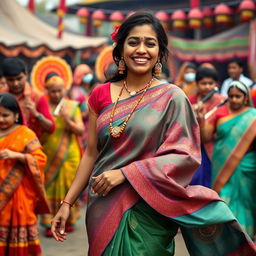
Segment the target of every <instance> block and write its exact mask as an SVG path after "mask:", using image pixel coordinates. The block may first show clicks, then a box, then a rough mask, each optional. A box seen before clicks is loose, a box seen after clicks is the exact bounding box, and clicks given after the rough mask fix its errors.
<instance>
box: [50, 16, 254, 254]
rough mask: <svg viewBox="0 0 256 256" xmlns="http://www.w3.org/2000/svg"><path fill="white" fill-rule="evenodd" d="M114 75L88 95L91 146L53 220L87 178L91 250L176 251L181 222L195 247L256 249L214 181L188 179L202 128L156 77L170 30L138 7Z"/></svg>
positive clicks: (120, 39) (60, 229) (57, 228)
mask: <svg viewBox="0 0 256 256" xmlns="http://www.w3.org/2000/svg"><path fill="white" fill-rule="evenodd" d="M112 36H113V39H114V41H115V42H116V45H115V47H114V49H113V57H114V60H115V62H116V63H117V65H118V74H116V76H114V77H113V78H112V79H110V81H108V82H107V83H105V84H102V85H99V86H97V87H96V88H95V89H94V90H93V92H92V94H91V96H90V98H89V106H90V112H89V136H88V146H87V149H86V151H85V154H84V155H83V158H82V160H81V162H80V166H79V168H78V170H77V173H76V176H75V179H74V181H73V183H72V185H71V187H70V189H69V191H68V193H67V195H66V197H65V199H64V200H63V202H62V205H61V207H60V209H59V211H58V213H57V214H56V216H55V217H54V219H53V222H52V232H53V234H54V237H55V239H56V240H58V241H64V240H65V239H66V233H65V224H66V220H67V219H68V216H69V214H70V210H71V207H72V205H73V204H74V202H75V201H76V199H77V197H78V196H79V194H80V193H81V191H82V190H83V189H84V187H85V186H87V185H88V186H89V201H88V207H87V214H86V226H87V232H88V238H89V255H91V256H92V255H93V256H98V255H108V256H109V255H112V256H118V255H129V256H130V255H131V256H133V255H147V256H155V255H161V256H163V255H174V236H175V234H176V232H177V229H178V227H179V226H180V227H181V229H182V232H183V236H184V239H185V241H186V244H187V247H188V250H189V252H190V254H191V255H200V256H201V255H227V254H229V255H242V254H241V253H240V252H245V254H244V255H255V254H256V251H255V247H254V244H253V243H252V241H251V240H250V239H249V238H248V236H247V235H246V234H244V233H243V232H242V231H241V229H240V227H239V226H238V224H237V222H236V220H235V218H234V216H233V215H232V213H231V212H230V210H229V209H228V207H227V206H226V205H225V203H224V202H222V201H220V199H219V197H218V195H217V193H216V192H214V191H213V190H210V189H208V188H205V187H201V186H188V184H189V182H190V180H191V178H192V176H193V173H194V172H195V171H196V169H197V167H198V165H199V163H200V160H201V155H200V140H199V127H198V124H197V122H196V119H195V116H194V114H193V110H192V107H191V105H190V103H189V101H188V99H187V98H186V96H185V94H184V93H183V92H182V90H181V89H180V88H178V87H177V86H175V85H173V84H169V83H166V82H162V81H160V80H159V79H158V76H159V74H160V72H161V66H162V64H161V62H162V61H163V60H164V59H165V57H166V56H167V55H168V50H167V44H168V40H167V36H166V34H165V31H164V29H163V27H162V26H161V23H160V22H159V20H158V19H156V18H155V17H154V15H152V14H150V13H147V12H137V13H135V14H133V15H131V16H129V17H128V18H127V19H126V20H125V21H124V23H123V24H122V25H121V26H120V28H119V30H118V31H116V33H114V34H112Z"/></svg>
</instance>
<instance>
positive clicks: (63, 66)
mask: <svg viewBox="0 0 256 256" xmlns="http://www.w3.org/2000/svg"><path fill="white" fill-rule="evenodd" d="M49 73H55V74H57V75H58V76H60V77H61V78H62V79H63V80H64V82H65V84H64V88H65V90H68V89H69V88H70V87H71V84H72V70H71V67H70V66H69V64H68V63H67V62H66V61H65V60H64V59H62V58H60V57H57V56H46V57H43V58H41V59H40V60H38V61H37V62H36V64H35V65H34V66H33V69H32V71H31V75H30V79H31V84H32V87H33V89H35V90H36V91H38V92H40V93H43V92H45V79H46V77H47V75H48V74H49Z"/></svg>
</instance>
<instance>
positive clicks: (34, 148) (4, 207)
mask: <svg viewBox="0 0 256 256" xmlns="http://www.w3.org/2000/svg"><path fill="white" fill-rule="evenodd" d="M227 71H228V74H229V77H228V78H227V79H226V80H225V81H223V83H222V84H220V81H219V77H218V73H217V71H216V68H215V67H214V66H213V65H212V64H211V63H204V64H201V65H200V66H198V65H196V64H195V63H189V62H186V63H183V65H182V66H181V67H180V72H179V74H178V75H177V77H176V78H175V79H173V81H171V82H173V83H174V84H176V85H177V86H178V87H180V88H181V89H182V90H183V91H184V92H185V94H186V95H187V96H188V98H189V100H190V102H191V104H192V105H193V109H194V111H195V115H197V117H198V122H199V124H200V129H201V143H202V145H201V153H202V164H201V166H200V167H199V169H198V170H197V172H196V173H195V175H194V177H193V179H192V181H191V184H194V185H203V186H206V187H210V188H214V189H215V190H216V191H217V192H218V193H219V194H220V196H221V198H222V199H223V200H224V201H225V202H226V203H227V204H228V205H229V207H230V209H231V211H232V212H233V213H234V215H235V216H236V218H237V219H238V221H239V222H240V224H241V225H242V226H243V227H244V229H245V230H246V231H247V233H248V234H249V235H250V236H251V237H252V238H253V237H254V235H255V231H256V204H255V202H254V200H253V196H254V194H255V188H256V156H255V154H256V148H255V136H254V135H255V134H256V127H254V120H255V117H256V112H255V110H254V106H255V105H256V93H255V91H256V90H255V89H254V82H253V81H252V80H251V79H250V78H248V77H246V76H245V75H244V74H243V64H242V62H241V60H239V59H232V60H230V61H229V62H228V64H227ZM28 76H29V74H28V73H27V69H26V64H25V63H24V62H23V61H22V60H21V59H19V58H6V59H4V61H3V64H2V67H1V70H0V92H1V93H0V166H1V168H0V184H2V183H5V190H4V189H2V190H0V199H1V203H0V231H1V234H3V236H2V235H1V236H2V238H1V239H2V240H1V243H0V255H4V252H6V251H7V250H14V251H15V250H17V251H19V253H21V252H22V250H29V251H31V252H37V253H38V252H40V250H41V249H40V243H39V237H38V231H37V214H41V217H40V224H42V225H43V226H44V227H45V235H46V236H47V237H51V236H52V233H51V229H50V224H51V220H52V217H53V216H54V215H55V214H56V212H57V210H58V209H59V206H60V204H61V202H62V200H63V199H64V197H65V194H66V193H67V190H68V188H69V187H70V185H71V182H72V180H73V178H74V176H75V172H76V169H77V167H78V165H79V162H80V159H81V156H82V154H83V152H84V151H85V149H86V143H87V130H88V104H87V101H88V98H89V95H90V93H91V91H92V90H93V89H94V88H95V87H96V86H97V85H98V84H101V83H103V82H104V81H99V80H98V79H97V78H96V76H95V74H94V71H93V69H92V68H91V67H89V66H88V65H86V64H81V65H78V66H77V67H75V69H74V72H73V85H72V87H71V88H70V89H69V90H68V91H66V89H65V86H64V81H63V78H61V77H60V76H58V75H57V74H55V73H52V72H49V74H48V76H47V77H46V79H45V92H42V93H41V94H40V93H38V92H36V91H35V90H33V87H31V85H30V84H29V82H28V80H29V79H28ZM165 79H166V80H170V79H168V78H165ZM216 88H217V89H216ZM254 90H255V91H254ZM213 92H214V93H213ZM248 136H249V137H250V138H249V139H248ZM230 165H232V166H231V167H230ZM227 170H228V171H227ZM38 191H39V192H38ZM85 201H86V190H85V192H84V193H83V195H82V196H81V197H80V200H79V202H77V203H76V204H75V205H74V206H73V207H72V212H71V215H70V218H69V220H68V222H67V226H66V231H67V232H72V231H74V227H75V223H76V221H77V219H78V217H79V216H80V211H79V207H80V205H81V204H84V203H85ZM10 227H11V228H10ZM24 232H25V233H26V234H27V235H26V237H24ZM27 237H28V239H27ZM22 244H23V245H22ZM24 244H26V246H24ZM1 253H2V254H1ZM17 255H18V254H17ZM20 255H23V254H20Z"/></svg>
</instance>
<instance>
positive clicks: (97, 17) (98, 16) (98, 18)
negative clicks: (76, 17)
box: [92, 9, 106, 27]
mask: <svg viewBox="0 0 256 256" xmlns="http://www.w3.org/2000/svg"><path fill="white" fill-rule="evenodd" d="M104 20H106V14H105V13H104V12H103V11H102V10H100V9H99V10H96V11H94V12H93V14H92V24H93V26H95V27H101V26H102V24H103V21H104Z"/></svg>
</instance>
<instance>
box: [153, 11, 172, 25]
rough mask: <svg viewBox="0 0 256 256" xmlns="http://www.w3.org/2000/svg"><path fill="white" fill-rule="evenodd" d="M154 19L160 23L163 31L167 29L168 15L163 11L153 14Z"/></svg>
mask: <svg viewBox="0 0 256 256" xmlns="http://www.w3.org/2000/svg"><path fill="white" fill-rule="evenodd" d="M155 16H156V18H158V19H159V20H160V21H161V24H162V26H163V27H164V29H165V30H167V29H168V21H169V15H168V13H166V12H165V11H158V12H156V13H155Z"/></svg>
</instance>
